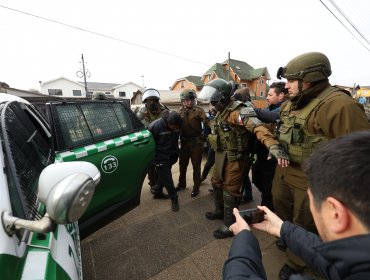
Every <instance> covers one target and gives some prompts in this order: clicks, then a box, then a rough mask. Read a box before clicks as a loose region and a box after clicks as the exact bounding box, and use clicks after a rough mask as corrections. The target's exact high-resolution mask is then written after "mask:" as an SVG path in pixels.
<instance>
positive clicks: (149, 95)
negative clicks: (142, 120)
mask: <svg viewBox="0 0 370 280" xmlns="http://www.w3.org/2000/svg"><path fill="white" fill-rule="evenodd" d="M149 99H151V100H159V99H160V95H159V92H158V90H156V89H154V88H148V89H146V90H145V91H144V93H143V95H142V97H141V100H142V102H143V103H145V101H147V100H149Z"/></svg>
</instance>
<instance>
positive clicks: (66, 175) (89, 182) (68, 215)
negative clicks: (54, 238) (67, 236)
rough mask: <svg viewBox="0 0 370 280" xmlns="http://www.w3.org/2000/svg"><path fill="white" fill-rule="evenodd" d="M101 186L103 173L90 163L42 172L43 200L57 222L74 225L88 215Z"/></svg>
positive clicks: (62, 165)
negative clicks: (95, 194) (87, 212)
mask: <svg viewBox="0 0 370 280" xmlns="http://www.w3.org/2000/svg"><path fill="white" fill-rule="evenodd" d="M99 182H100V172H99V170H98V169H97V168H96V166H95V165H93V164H91V163H89V162H83V161H80V162H79V161H75V162H64V163H56V164H52V165H49V166H48V167H46V168H45V169H44V170H43V171H42V172H41V175H40V179H39V199H40V201H41V202H42V203H43V204H45V206H46V212H47V213H48V214H49V216H50V218H51V219H52V220H53V221H55V222H56V223H58V224H68V223H72V222H75V221H77V220H78V219H79V218H81V216H82V215H83V213H84V212H85V211H86V209H87V207H88V206H89V203H90V201H91V199H92V197H93V194H94V191H95V187H96V185H97V184H98V183H99Z"/></svg>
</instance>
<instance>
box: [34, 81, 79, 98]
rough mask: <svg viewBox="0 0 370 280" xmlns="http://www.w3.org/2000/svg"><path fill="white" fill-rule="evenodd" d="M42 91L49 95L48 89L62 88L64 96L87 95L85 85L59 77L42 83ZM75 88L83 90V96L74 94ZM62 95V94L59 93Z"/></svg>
mask: <svg viewBox="0 0 370 280" xmlns="http://www.w3.org/2000/svg"><path fill="white" fill-rule="evenodd" d="M40 87H41V93H42V94H45V95H49V92H48V89H61V90H62V93H63V97H85V87H84V86H82V85H79V84H77V83H73V82H71V81H69V80H65V79H58V80H55V81H52V82H48V83H46V84H41V85H40ZM73 90H81V96H73ZM57 96H60V95H57Z"/></svg>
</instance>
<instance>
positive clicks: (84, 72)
mask: <svg viewBox="0 0 370 280" xmlns="http://www.w3.org/2000/svg"><path fill="white" fill-rule="evenodd" d="M81 61H82V71H81V70H80V71H77V72H76V75H77V77H79V78H82V77H83V78H84V84H85V96H86V97H88V90H87V82H86V77H88V78H89V77H90V75H91V74H90V72H89V70H85V60H84V55H83V54H81Z"/></svg>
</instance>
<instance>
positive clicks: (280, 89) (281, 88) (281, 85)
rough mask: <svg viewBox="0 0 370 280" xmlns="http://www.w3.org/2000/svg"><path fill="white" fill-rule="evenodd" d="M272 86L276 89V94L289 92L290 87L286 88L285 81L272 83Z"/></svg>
mask: <svg viewBox="0 0 370 280" xmlns="http://www.w3.org/2000/svg"><path fill="white" fill-rule="evenodd" d="M270 88H274V89H275V92H276V95H279V94H280V93H284V94H287V93H288V89H286V88H285V82H273V83H272V84H271V85H270Z"/></svg>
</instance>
